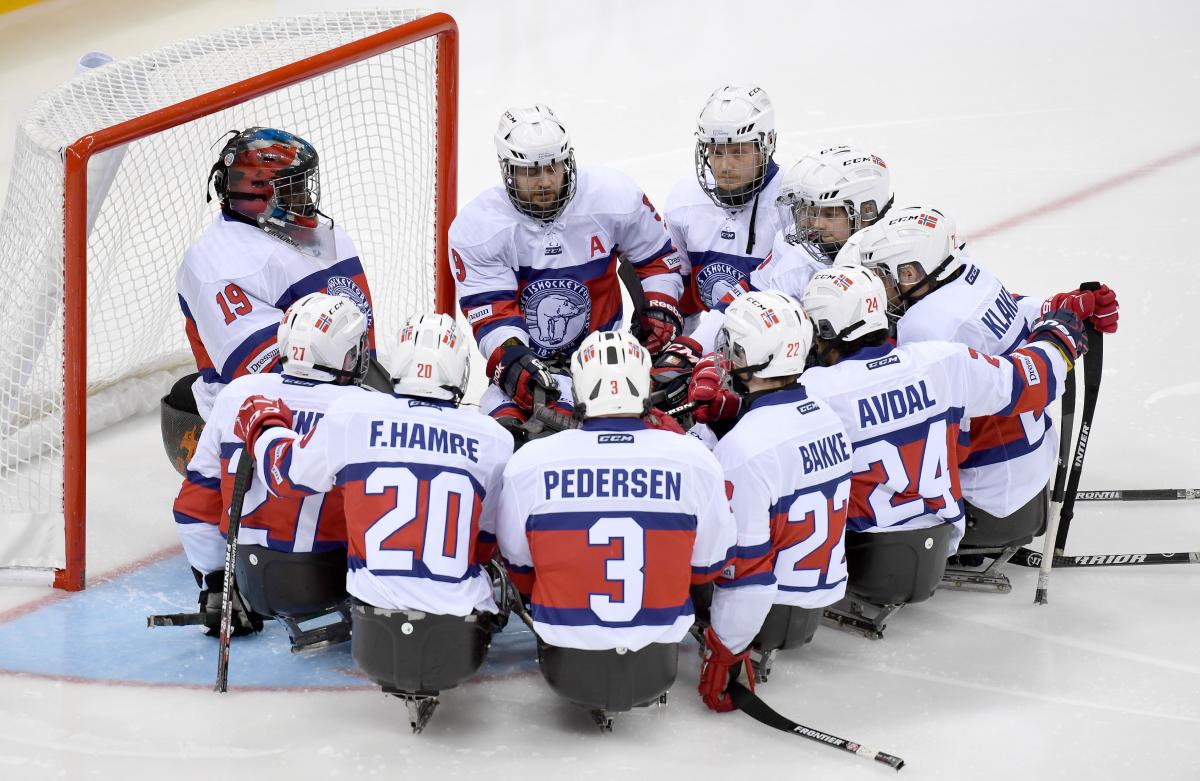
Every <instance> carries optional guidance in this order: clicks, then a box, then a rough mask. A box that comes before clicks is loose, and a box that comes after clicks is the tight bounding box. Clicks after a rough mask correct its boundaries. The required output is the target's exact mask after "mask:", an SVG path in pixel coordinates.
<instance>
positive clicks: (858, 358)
mask: <svg viewBox="0 0 1200 781" xmlns="http://www.w3.org/2000/svg"><path fill="white" fill-rule="evenodd" d="M1066 373H1067V363H1066V359H1065V358H1064V357H1063V355H1062V353H1061V352H1060V351H1059V350H1058V349H1057V348H1056V347H1053V346H1050V345H1047V344H1045V343H1042V342H1036V343H1034V344H1031V345H1029V346H1027V347H1023V348H1021V349H1019V350H1016V351H1015V352H1013V353H1010V354H1009V355H1004V356H998V357H997V356H992V355H987V354H984V353H980V352H977V351H976V350H974V349H973V348H970V347H967V346H966V345H963V344H953V343H950V342H921V343H917V344H910V345H908V346H906V347H893V346H891V345H883V346H880V347H869V348H865V349H862V350H859V351H858V352H856V353H854V354H853V355H851V356H849V357H846V358H843V359H842V360H841V361H839V362H838V363H837V364H835V365H833V366H824V367H813V368H811V369H809V370H807V371H806V372H804V374H803V375H801V381H802V382H803V383H804V385H805V387H807V388H808V390H809V392H811V393H812V394H814V395H816V396H818V397H819V398H821V399H824V400H825V402H826V403H827V404H828V405H829V406H830V407H831V408H832V409H833V410H834V412H836V413H837V414H838V416H839V417H840V418H841V419H842V423H843V424H845V426H846V432H847V433H848V434H849V435H850V439H851V446H852V447H853V463H854V478H853V481H852V483H851V492H850V511H849V516H848V518H847V527H848V528H849V529H851V530H853V531H859V532H869V531H886V530H888V529H919V528H928V527H931V526H936V525H938V524H942V523H950V524H953V525H954V533H953V534H952V535H951V536H952V539H951V552H953V550H955V549H957V546H958V540H959V539H960V538H961V537H962V532H963V528H964V516H963V503H962V486H961V483H960V480H959V467H958V463H959V451H958V449H959V436H958V434H959V427H960V426H961V424H962V421H963V420H964V419H965V418H970V417H976V416H979V415H1015V414H1019V413H1022V412H1035V411H1040V410H1042V409H1044V408H1045V407H1046V405H1048V404H1050V403H1051V402H1052V401H1054V400H1055V399H1056V398H1058V396H1059V395H1060V394H1061V392H1062V387H1063V381H1064V380H1065V378H1066Z"/></svg>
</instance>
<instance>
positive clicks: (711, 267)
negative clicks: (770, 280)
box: [696, 263, 746, 309]
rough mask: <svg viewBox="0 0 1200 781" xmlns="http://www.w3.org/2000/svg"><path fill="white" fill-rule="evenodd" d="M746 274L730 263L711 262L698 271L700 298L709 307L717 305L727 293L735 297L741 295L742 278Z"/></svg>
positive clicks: (697, 280)
mask: <svg viewBox="0 0 1200 781" xmlns="http://www.w3.org/2000/svg"><path fill="white" fill-rule="evenodd" d="M745 277H746V275H745V274H743V273H742V272H741V271H739V270H738V269H736V268H735V267H733V266H731V265H729V264H728V263H709V264H707V265H706V266H705V267H704V268H702V269H700V270H699V271H698V272H696V289H697V290H698V291H699V292H700V300H701V301H703V302H704V305H705V306H706V307H708V308H710V309H711V308H712V307H714V306H716V305H717V304H718V303H719V302H720V301H721V299H722V298H724V297H725V294H726V293H733V296H734V298H736V297H737V296H739V295H741V292H742V280H743V279H745Z"/></svg>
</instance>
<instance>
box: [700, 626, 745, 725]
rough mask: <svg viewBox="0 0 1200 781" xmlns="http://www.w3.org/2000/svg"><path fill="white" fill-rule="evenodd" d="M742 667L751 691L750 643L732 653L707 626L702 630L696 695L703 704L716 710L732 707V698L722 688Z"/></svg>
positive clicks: (733, 678)
mask: <svg viewBox="0 0 1200 781" xmlns="http://www.w3.org/2000/svg"><path fill="white" fill-rule="evenodd" d="M743 667H744V668H745V669H746V671H747V675H746V680H747V681H749V686H750V691H754V673H753V672H751V671H750V647H749V646H746V650H744V651H742V652H741V653H739V654H735V653H734V652H733V651H730V650H729V649H728V648H726V647H725V644H724V643H722V642H721V638H719V637H717V633H716V632H714V631H713V628H712V627H711V626H710V627H709V628H708V629H705V630H704V646H703V647H702V648H701V649H700V686H699V689H700V697H701V699H703V700H704V704H705V705H707V706H708V707H710V708H712V709H713V710H715V711H716V712H717V713H726V712H728V711H731V710H733V708H734V705H733V700H731V699H730V698H729V694H728V693H726V691H725V690H726V689H727V688H728V687H729V682H730V681H732V680H736V679H737V676H738V672H739V671H740V670H741V669H742V668H743Z"/></svg>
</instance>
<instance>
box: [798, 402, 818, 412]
mask: <svg viewBox="0 0 1200 781" xmlns="http://www.w3.org/2000/svg"><path fill="white" fill-rule="evenodd" d="M816 408H817V403H816V402H815V401H806V402H804V403H803V404H801V405H800V406H798V407H796V411H797V412H799V413H800V414H801V415H807V414H808V413H810V412H812V411H813V410H815V409H816Z"/></svg>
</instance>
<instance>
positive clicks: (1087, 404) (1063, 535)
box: [1054, 282, 1104, 556]
mask: <svg viewBox="0 0 1200 781" xmlns="http://www.w3.org/2000/svg"><path fill="white" fill-rule="evenodd" d="M1099 288H1100V283H1099V282H1084V283H1082V284H1080V285H1079V289H1080V290H1098V289H1099ZM1087 335H1088V351H1087V355H1086V356H1084V359H1083V415H1082V416H1081V417H1080V419H1079V436H1078V437H1077V438H1076V440H1075V458H1074V460H1073V461H1072V462H1071V476H1070V478H1069V479H1068V480H1067V492H1066V495H1065V497H1064V499H1063V506H1062V514H1061V515H1060V517H1059V520H1058V530H1057V532H1058V533H1057V535H1056V536H1055V539H1054V553H1055V555H1057V556H1062V555H1063V551H1064V550H1066V547H1067V535H1068V534H1069V533H1070V531H1071V519H1072V518H1074V517H1075V495H1076V494H1077V493H1079V476H1080V475H1081V474H1082V473H1083V458H1084V456H1086V455H1087V446H1088V438H1089V436H1090V435H1091V433H1092V418H1093V417H1094V416H1095V414H1096V399H1097V397H1098V396H1099V395H1100V376H1101V375H1102V374H1103V373H1104V334H1103V333H1101V332H1100V331H1097V330H1096V329H1095V328H1092V326H1091V325H1088V326H1087Z"/></svg>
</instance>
